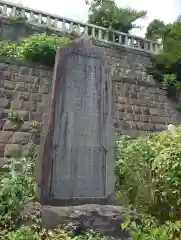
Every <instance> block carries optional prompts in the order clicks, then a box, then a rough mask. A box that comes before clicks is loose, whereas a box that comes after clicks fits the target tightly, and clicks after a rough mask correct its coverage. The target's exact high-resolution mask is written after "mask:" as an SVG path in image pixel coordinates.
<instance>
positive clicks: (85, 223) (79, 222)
mask: <svg viewBox="0 0 181 240" xmlns="http://www.w3.org/2000/svg"><path fill="white" fill-rule="evenodd" d="M126 216H130V217H131V218H132V219H135V220H136V221H139V220H138V217H137V216H136V214H135V213H133V212H129V210H128V209H125V208H123V207H121V206H114V205H104V206H101V205H82V206H74V207H71V206H67V207H52V206H41V217H42V224H43V227H45V228H48V229H53V228H56V227H57V226H58V225H62V224H65V225H66V224H69V223H73V224H74V225H75V226H77V228H79V229H82V230H90V229H93V230H96V231H98V232H100V233H102V234H103V235H105V236H110V237H111V236H112V237H114V238H115V239H122V240H128V239H129V240H131V237H130V233H129V232H127V231H122V229H121V227H120V225H121V223H123V222H124V220H125V218H126Z"/></svg>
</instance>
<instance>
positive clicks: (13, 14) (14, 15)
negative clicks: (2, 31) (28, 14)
mask: <svg viewBox="0 0 181 240" xmlns="http://www.w3.org/2000/svg"><path fill="white" fill-rule="evenodd" d="M11 16H12V17H16V7H13V9H12V14H11Z"/></svg>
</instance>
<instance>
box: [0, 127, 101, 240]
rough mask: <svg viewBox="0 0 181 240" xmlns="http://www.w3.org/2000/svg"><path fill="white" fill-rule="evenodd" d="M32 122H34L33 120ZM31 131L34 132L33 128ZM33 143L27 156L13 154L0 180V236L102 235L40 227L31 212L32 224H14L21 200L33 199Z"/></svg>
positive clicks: (52, 239) (55, 238)
mask: <svg viewBox="0 0 181 240" xmlns="http://www.w3.org/2000/svg"><path fill="white" fill-rule="evenodd" d="M33 124H34V123H33ZM33 134H34V132H33ZM35 159H36V151H35V146H34V145H33V144H32V148H31V151H30V154H29V157H27V158H25V157H21V158H12V159H11V161H10V163H9V164H8V166H5V167H7V168H8V170H9V171H8V172H7V173H5V175H4V177H3V178H2V179H1V180H0V189H1V191H0V240H4V239H6V240H40V239H44V240H59V239H62V240H63V239H64V240H69V239H70V240H71V239H73V240H91V239H92V240H93V239H94V240H96V239H97V240H98V239H104V238H103V237H102V236H101V235H100V234H98V233H96V232H92V231H89V232H82V233H80V234H79V235H77V236H73V235H70V232H68V231H66V230H65V229H62V228H57V229H54V230H53V231H47V230H45V229H42V228H41V219H40V213H39V211H37V212H36V213H34V215H33V216H31V214H30V216H29V215H28V216H25V217H26V218H27V220H31V221H32V225H31V226H21V227H19V228H17V225H16V223H17V221H18V220H19V216H18V215H17V213H18V211H19V209H20V208H21V207H22V206H23V204H24V203H25V202H27V201H29V200H32V201H33V200H35V187H36V184H35V172H34V170H35V169H34V167H35Z"/></svg>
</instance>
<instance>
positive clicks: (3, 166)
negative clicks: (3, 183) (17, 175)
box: [0, 147, 9, 172]
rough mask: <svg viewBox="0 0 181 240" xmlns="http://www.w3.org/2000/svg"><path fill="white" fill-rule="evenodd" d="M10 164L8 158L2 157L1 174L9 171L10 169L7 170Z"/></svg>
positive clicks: (0, 160)
mask: <svg viewBox="0 0 181 240" xmlns="http://www.w3.org/2000/svg"><path fill="white" fill-rule="evenodd" d="M0 148H1V147H0ZM8 163H9V159H8V158H6V157H3V156H2V157H1V156H0V172H2V171H3V172H5V171H6V170H8V168H7V165H8Z"/></svg>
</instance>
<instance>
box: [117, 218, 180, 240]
mask: <svg viewBox="0 0 181 240" xmlns="http://www.w3.org/2000/svg"><path fill="white" fill-rule="evenodd" d="M121 227H122V229H129V230H130V232H131V235H132V237H133V239H134V240H180V239H181V221H167V222H166V223H165V224H163V225H159V224H158V222H156V221H155V220H154V219H152V218H150V217H143V218H142V221H141V224H140V225H137V224H136V223H135V222H131V221H130V220H129V219H128V220H127V221H125V223H123V224H122V225H121Z"/></svg>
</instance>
